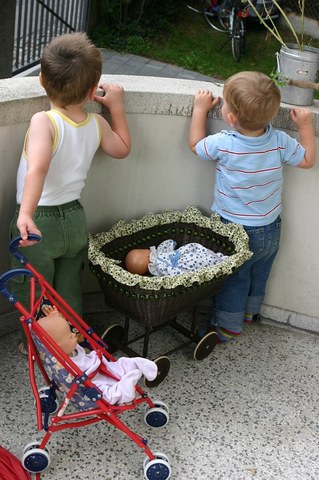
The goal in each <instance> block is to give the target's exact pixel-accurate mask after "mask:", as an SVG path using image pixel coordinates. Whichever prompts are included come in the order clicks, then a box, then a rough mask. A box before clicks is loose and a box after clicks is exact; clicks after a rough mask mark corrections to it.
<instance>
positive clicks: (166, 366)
mask: <svg viewBox="0 0 319 480" xmlns="http://www.w3.org/2000/svg"><path fill="white" fill-rule="evenodd" d="M153 361H154V362H155V363H156V365H157V376H156V378H155V379H154V380H152V381H150V380H146V379H145V386H146V387H148V388H153V387H157V385H159V384H160V383H162V381H163V380H164V379H165V378H166V377H167V375H168V372H169V370H170V368H171V361H170V359H169V358H168V357H165V356H162V357H158V358H156V359H155V360H153Z"/></svg>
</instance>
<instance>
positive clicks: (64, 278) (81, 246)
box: [10, 200, 88, 315]
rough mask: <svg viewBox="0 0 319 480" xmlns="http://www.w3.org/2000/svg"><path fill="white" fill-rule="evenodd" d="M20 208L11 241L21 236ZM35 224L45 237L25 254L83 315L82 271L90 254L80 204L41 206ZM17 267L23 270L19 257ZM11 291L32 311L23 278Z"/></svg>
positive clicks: (11, 227)
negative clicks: (19, 224)
mask: <svg viewBox="0 0 319 480" xmlns="http://www.w3.org/2000/svg"><path fill="white" fill-rule="evenodd" d="M18 213H19V206H18V207H17V209H16V214H15V216H14V218H13V220H12V222H11V226H10V236H11V239H13V238H15V237H17V236H19V235H20V234H19V230H18V229H17V218H18ZM33 218H34V222H35V224H36V226H37V227H38V229H39V230H40V232H41V234H42V240H41V241H40V242H39V243H37V244H35V245H33V246H31V247H21V248H20V251H21V253H22V254H23V255H24V256H25V257H26V258H27V259H28V261H29V262H30V264H31V265H32V266H33V267H34V268H35V269H36V270H37V272H38V273H40V274H41V275H43V276H44V278H45V279H46V281H47V282H48V283H49V284H50V285H52V287H53V288H54V289H55V290H56V291H57V292H58V293H59V294H60V295H61V297H62V298H63V299H64V300H65V301H66V302H67V303H68V304H69V305H70V306H71V307H72V308H73V309H74V310H75V311H76V312H77V313H78V314H79V315H82V293H81V271H82V270H83V263H84V259H85V257H86V255H87V238H88V235H87V225H86V217H85V212H84V210H83V207H82V205H81V204H80V202H78V201H77V200H76V201H73V202H69V203H65V204H63V205H59V206H54V207H37V209H36V212H35V214H34V216H33ZM12 267H13V268H19V267H20V268H21V264H20V263H19V262H18V260H17V259H16V258H13V259H12ZM11 288H12V291H13V293H14V294H15V295H16V297H17V298H18V300H19V301H20V302H21V303H23V305H25V306H26V307H27V308H29V282H28V280H27V279H26V278H25V277H23V276H18V277H15V278H14V279H13V280H12V283H11Z"/></svg>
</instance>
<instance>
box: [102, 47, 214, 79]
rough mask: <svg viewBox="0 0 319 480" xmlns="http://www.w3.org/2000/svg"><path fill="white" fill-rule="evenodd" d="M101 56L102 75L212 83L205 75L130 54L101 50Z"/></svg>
mask: <svg viewBox="0 0 319 480" xmlns="http://www.w3.org/2000/svg"><path fill="white" fill-rule="evenodd" d="M102 56H103V69H102V73H106V74H110V75H142V76H149V77H167V78H183V79H185V78H186V79H188V80H203V81H212V77H209V76H207V75H203V74H201V73H198V72H192V71H191V70H186V69H185V68H181V67H176V66H175V65H169V64H167V63H163V62H158V61H157V60H150V59H149V58H146V57H140V56H138V55H133V54H131V53H119V52H115V51H113V50H106V49H102Z"/></svg>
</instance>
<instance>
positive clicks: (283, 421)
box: [0, 309, 319, 480]
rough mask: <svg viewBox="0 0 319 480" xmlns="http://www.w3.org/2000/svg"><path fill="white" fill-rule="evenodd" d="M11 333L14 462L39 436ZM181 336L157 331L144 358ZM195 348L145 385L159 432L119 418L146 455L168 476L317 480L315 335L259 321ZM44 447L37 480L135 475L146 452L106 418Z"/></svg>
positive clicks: (7, 422)
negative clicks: (163, 461)
mask: <svg viewBox="0 0 319 480" xmlns="http://www.w3.org/2000/svg"><path fill="white" fill-rule="evenodd" d="M97 316H98V317H99V322H102V323H105V326H107V325H108V324H112V323H114V317H112V315H110V314H109V313H108V312H107V311H106V312H103V309H102V311H100V313H99V314H97ZM186 320H187V319H186ZM119 321H121V319H119ZM136 329H137V330H138V329H139V326H138V325H136ZM19 337H20V334H19V331H15V332H13V333H11V334H8V335H6V336H3V337H1V338H0V362H1V371H0V384H1V391H0V405H1V414H0V444H1V445H2V446H3V447H5V448H7V449H8V450H10V451H11V452H12V453H14V454H15V455H16V456H18V457H19V458H20V457H21V452H22V450H23V447H24V446H25V445H26V444H27V443H29V442H30V441H32V440H34V439H37V438H41V435H40V436H39V435H38V434H37V431H36V423H35V415H34V414H35V409H34V404H33V398H32V394H31V389H30V386H29V380H28V370H27V360H26V357H24V356H22V355H21V354H18V353H17V351H16V345H17V342H18V340H19ZM179 338H180V337H179V334H177V333H176V332H174V331H172V330H171V329H169V328H168V329H165V330H162V331H160V332H157V333H156V334H154V335H153V337H152V338H151V341H150V352H149V358H155V357H156V356H158V355H159V354H161V353H164V352H165V351H167V350H168V349H170V348H172V346H174V344H175V343H176V341H178V339H179ZM193 350H194V346H189V347H186V348H184V349H183V350H180V351H178V352H176V353H173V354H172V355H170V359H171V362H172V364H171V370H170V373H169V375H168V376H167V378H166V379H165V380H164V382H163V383H162V384H160V385H159V386H158V387H156V388H155V389H152V390H150V389H148V392H149V393H150V395H151V396H152V397H153V398H159V399H161V400H163V401H165V402H166V403H167V404H168V405H169V407H170V422H169V424H168V425H167V426H166V427H165V428H163V429H159V430H155V429H152V428H150V427H148V426H147V425H145V423H144V421H143V414H144V409H143V408H138V409H136V410H134V411H133V412H127V413H125V416H123V419H125V421H126V423H127V424H128V425H129V426H130V427H131V428H132V429H133V430H134V431H135V432H137V433H139V434H141V435H142V436H144V437H147V438H148V441H149V446H150V448H151V449H152V451H154V452H156V451H160V452H163V453H165V454H166V455H167V456H168V457H169V459H170V464H171V468H172V477H171V478H172V479H174V480H197V479H201V480H275V479H276V480H317V479H318V478H319V415H318V405H319V368H318V366H319V360H318V359H319V337H318V336H315V335H311V334H305V333H301V332H296V331H292V330H287V329H285V328H279V327H276V326H272V325H269V324H265V323H263V322H262V323H255V324H251V325H249V326H248V327H246V329H245V332H244V334H243V335H242V336H241V338H239V339H238V340H237V341H236V342H234V343H232V344H228V345H218V346H217V347H216V348H215V349H214V351H213V352H212V353H211V354H210V355H209V356H208V357H207V358H206V359H204V360H203V361H201V362H196V361H195V360H194V359H193ZM49 451H50V457H51V465H50V467H49V469H48V470H47V471H46V472H44V473H43V474H42V479H43V480H46V479H48V480H66V479H67V480H73V479H81V480H93V479H94V480H115V479H116V480H139V479H143V460H144V458H145V455H144V453H143V452H142V451H141V450H140V449H139V448H138V447H136V445H135V444H134V443H133V442H132V441H131V440H129V439H128V438H127V437H126V436H124V435H123V434H122V433H120V432H119V431H118V430H116V429H114V428H113V427H111V426H109V425H108V424H106V423H104V422H102V423H99V424H97V425H94V426H89V427H85V428H81V429H76V430H66V431H63V432H59V433H56V434H54V435H53V436H52V439H51V440H50V442H49Z"/></svg>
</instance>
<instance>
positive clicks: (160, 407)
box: [144, 401, 169, 428]
mask: <svg viewBox="0 0 319 480" xmlns="http://www.w3.org/2000/svg"><path fill="white" fill-rule="evenodd" d="M154 405H155V406H154V407H153V408H149V409H147V410H146V412H145V415H144V422H145V423H146V425H148V426H149V427H154V428H160V427H165V425H167V424H168V421H169V413H168V406H167V405H166V404H165V403H164V402H161V401H158V402H154Z"/></svg>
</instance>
